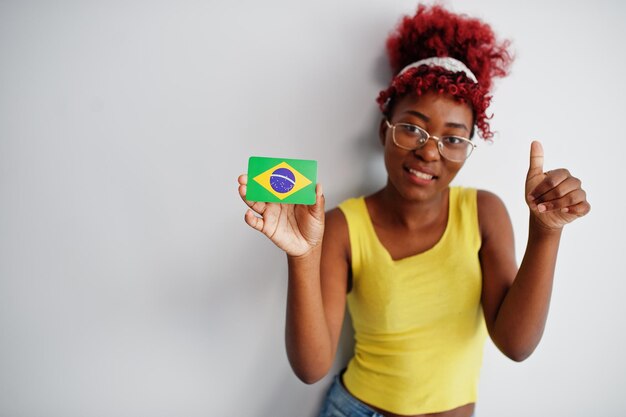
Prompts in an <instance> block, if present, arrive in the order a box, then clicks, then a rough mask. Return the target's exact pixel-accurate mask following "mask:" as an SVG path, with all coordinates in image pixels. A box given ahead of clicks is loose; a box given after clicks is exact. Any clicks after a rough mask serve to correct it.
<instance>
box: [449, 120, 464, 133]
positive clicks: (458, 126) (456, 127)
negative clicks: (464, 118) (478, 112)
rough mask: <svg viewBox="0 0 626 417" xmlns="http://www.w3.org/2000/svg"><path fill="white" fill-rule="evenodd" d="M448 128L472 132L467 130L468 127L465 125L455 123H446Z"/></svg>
mask: <svg viewBox="0 0 626 417" xmlns="http://www.w3.org/2000/svg"><path fill="white" fill-rule="evenodd" d="M446 127H453V128H455V129H463V130H465V131H466V132H469V131H470V130H469V129H468V128H467V126H465V124H464V123H454V122H447V123H446Z"/></svg>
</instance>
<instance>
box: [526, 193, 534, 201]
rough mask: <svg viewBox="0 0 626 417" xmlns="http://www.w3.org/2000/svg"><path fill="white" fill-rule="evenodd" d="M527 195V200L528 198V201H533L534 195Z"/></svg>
mask: <svg viewBox="0 0 626 417" xmlns="http://www.w3.org/2000/svg"><path fill="white" fill-rule="evenodd" d="M527 197H528V200H529V201H535V196H534V195H532V194H528V196H527Z"/></svg>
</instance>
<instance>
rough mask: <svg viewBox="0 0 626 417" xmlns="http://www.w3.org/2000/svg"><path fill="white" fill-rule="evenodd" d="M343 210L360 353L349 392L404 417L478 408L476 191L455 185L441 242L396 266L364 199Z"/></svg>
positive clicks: (348, 375)
mask: <svg viewBox="0 0 626 417" xmlns="http://www.w3.org/2000/svg"><path fill="white" fill-rule="evenodd" d="M339 208H340V209H341V211H342V212H343V213H344V215H345V217H346V220H347V223H348V230H349V235H350V246H351V252H352V289H351V291H350V293H349V294H348V301H347V302H348V309H349V311H350V315H351V316H352V324H353V326H354V330H355V350H354V357H353V358H352V359H351V361H350V363H349V364H348V368H347V370H346V372H345V373H344V375H343V381H344V384H345V386H346V388H347V389H348V391H350V392H351V393H352V394H353V395H354V396H355V397H357V398H359V399H361V400H362V401H364V402H366V403H369V404H371V405H374V406H376V407H379V408H381V409H384V410H387V411H390V412H393V413H396V414H408V415H411V414H422V413H434V412H440V411H445V410H450V409H453V408H456V407H459V406H461V405H464V404H468V403H471V402H475V401H476V397H477V390H478V378H479V373H480V368H481V365H482V355H483V346H484V343H485V338H486V335H487V332H486V328H485V322H484V317H483V311H482V307H481V304H480V296H481V289H482V273H481V267H480V262H479V258H478V251H479V249H480V245H481V238H480V230H479V226H478V210H477V203H476V190H475V189H464V188H459V187H451V188H450V203H449V212H448V224H447V226H446V229H445V231H444V233H443V235H442V237H441V239H440V240H439V242H437V243H436V244H435V245H434V246H433V247H432V248H431V249H429V250H427V251H426V252H423V253H420V254H417V255H414V256H410V257H407V258H403V259H399V260H395V261H394V260H393V259H392V258H391V255H390V254H389V252H388V251H387V250H386V249H385V247H384V246H383V245H382V244H381V243H380V241H379V240H378V237H377V235H376V232H375V230H374V226H373V224H372V222H371V219H370V216H369V213H368V211H367V207H366V205H365V200H364V198H363V197H359V198H353V199H350V200H347V201H344V202H343V203H342V204H340V206H339Z"/></svg>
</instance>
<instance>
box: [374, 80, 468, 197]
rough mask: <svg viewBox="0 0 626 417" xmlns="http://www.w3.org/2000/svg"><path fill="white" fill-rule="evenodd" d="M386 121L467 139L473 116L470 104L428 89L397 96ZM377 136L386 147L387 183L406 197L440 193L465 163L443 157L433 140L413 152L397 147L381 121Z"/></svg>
mask: <svg viewBox="0 0 626 417" xmlns="http://www.w3.org/2000/svg"><path fill="white" fill-rule="evenodd" d="M389 122H390V123H391V124H395V123H411V124H414V125H417V126H419V127H421V128H422V129H424V130H426V131H427V132H428V133H429V134H430V135H432V136H436V137H442V136H449V135H454V136H462V137H465V138H468V137H469V136H470V133H471V129H472V123H473V115H472V109H471V107H470V106H469V104H467V103H461V102H459V101H456V100H455V99H453V98H452V97H450V96H448V95H446V94H437V93H436V92H430V91H429V92H427V93H424V94H422V95H421V96H418V95H416V94H408V95H406V96H404V97H402V98H400V99H399V100H398V101H397V102H396V103H395V104H394V107H393V112H392V114H391V120H389ZM380 138H381V141H382V143H383V145H384V147H385V167H386V168H387V174H388V176H389V182H388V186H391V187H394V188H395V189H396V190H397V191H398V193H399V194H400V195H401V196H402V197H404V198H406V199H408V200H415V201H425V200H429V199H431V198H433V197H437V196H439V195H440V193H441V192H442V191H445V190H446V188H447V187H448V186H449V184H450V182H451V181H452V180H453V179H454V177H455V176H456V174H457V172H459V170H460V169H461V167H462V166H463V164H464V162H451V161H449V160H447V159H445V158H443V157H442V156H441V154H440V153H439V150H438V148H437V142H436V141H435V140H428V141H427V142H426V144H425V145H424V146H423V147H422V148H420V149H416V150H413V151H407V150H405V149H401V148H399V147H398V146H396V145H395V144H394V142H393V138H392V129H391V128H389V127H387V125H386V123H385V122H384V121H383V122H382V124H381V129H380Z"/></svg>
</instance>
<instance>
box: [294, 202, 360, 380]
mask: <svg viewBox="0 0 626 417" xmlns="http://www.w3.org/2000/svg"><path fill="white" fill-rule="evenodd" d="M348 259H349V243H348V227H347V224H346V220H345V217H344V216H343V213H342V212H341V211H340V210H339V209H334V210H331V211H330V212H329V213H327V215H326V229H325V231H324V240H323V244H322V247H321V248H316V250H315V251H313V252H312V253H310V254H309V255H307V256H304V257H288V264H289V285H288V290H287V321H286V326H285V342H286V346H287V356H288V358H289V363H290V364H291V367H292V369H293V371H294V372H295V374H296V375H297V376H298V378H300V379H301V380H302V381H303V382H306V383H308V384H311V383H314V382H316V381H318V380H320V379H321V378H323V377H324V376H325V375H326V374H327V373H328V371H329V369H330V367H331V366H332V364H333V361H334V358H335V354H336V352H337V345H338V342H339V335H340V333H341V325H342V323H343V318H344V314H345V305H346V292H347V283H348V273H349V267H348V265H349V263H348V262H349V261H348Z"/></svg>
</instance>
